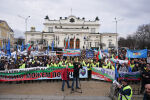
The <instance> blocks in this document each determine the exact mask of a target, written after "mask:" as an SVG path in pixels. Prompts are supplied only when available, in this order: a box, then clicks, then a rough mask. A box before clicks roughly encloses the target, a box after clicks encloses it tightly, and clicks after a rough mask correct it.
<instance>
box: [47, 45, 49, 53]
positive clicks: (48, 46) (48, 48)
mask: <svg viewBox="0 0 150 100" xmlns="http://www.w3.org/2000/svg"><path fill="white" fill-rule="evenodd" d="M47 54H49V45H48V47H47Z"/></svg>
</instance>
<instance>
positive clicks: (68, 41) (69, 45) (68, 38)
mask: <svg viewBox="0 0 150 100" xmlns="http://www.w3.org/2000/svg"><path fill="white" fill-rule="evenodd" d="M69 48H70V41H69V38H68V49H69Z"/></svg>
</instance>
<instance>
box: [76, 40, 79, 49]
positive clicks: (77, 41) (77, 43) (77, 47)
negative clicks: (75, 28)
mask: <svg viewBox="0 0 150 100" xmlns="http://www.w3.org/2000/svg"><path fill="white" fill-rule="evenodd" d="M79 48H80V40H79V39H76V49H79Z"/></svg>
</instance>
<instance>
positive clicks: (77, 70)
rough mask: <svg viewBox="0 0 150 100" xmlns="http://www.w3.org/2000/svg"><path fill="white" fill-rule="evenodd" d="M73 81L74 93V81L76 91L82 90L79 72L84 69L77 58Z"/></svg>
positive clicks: (74, 64)
mask: <svg viewBox="0 0 150 100" xmlns="http://www.w3.org/2000/svg"><path fill="white" fill-rule="evenodd" d="M73 66H74V68H73V81H72V87H71V89H72V91H74V81H76V89H80V88H79V85H78V81H79V70H80V69H81V68H82V65H81V64H80V63H79V62H78V59H77V57H76V58H75V62H74V63H73Z"/></svg>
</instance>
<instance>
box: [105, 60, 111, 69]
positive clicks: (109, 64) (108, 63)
mask: <svg viewBox="0 0 150 100" xmlns="http://www.w3.org/2000/svg"><path fill="white" fill-rule="evenodd" d="M106 64H107V66H108V68H109V69H110V67H111V63H110V61H109V60H107V62H106Z"/></svg>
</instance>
